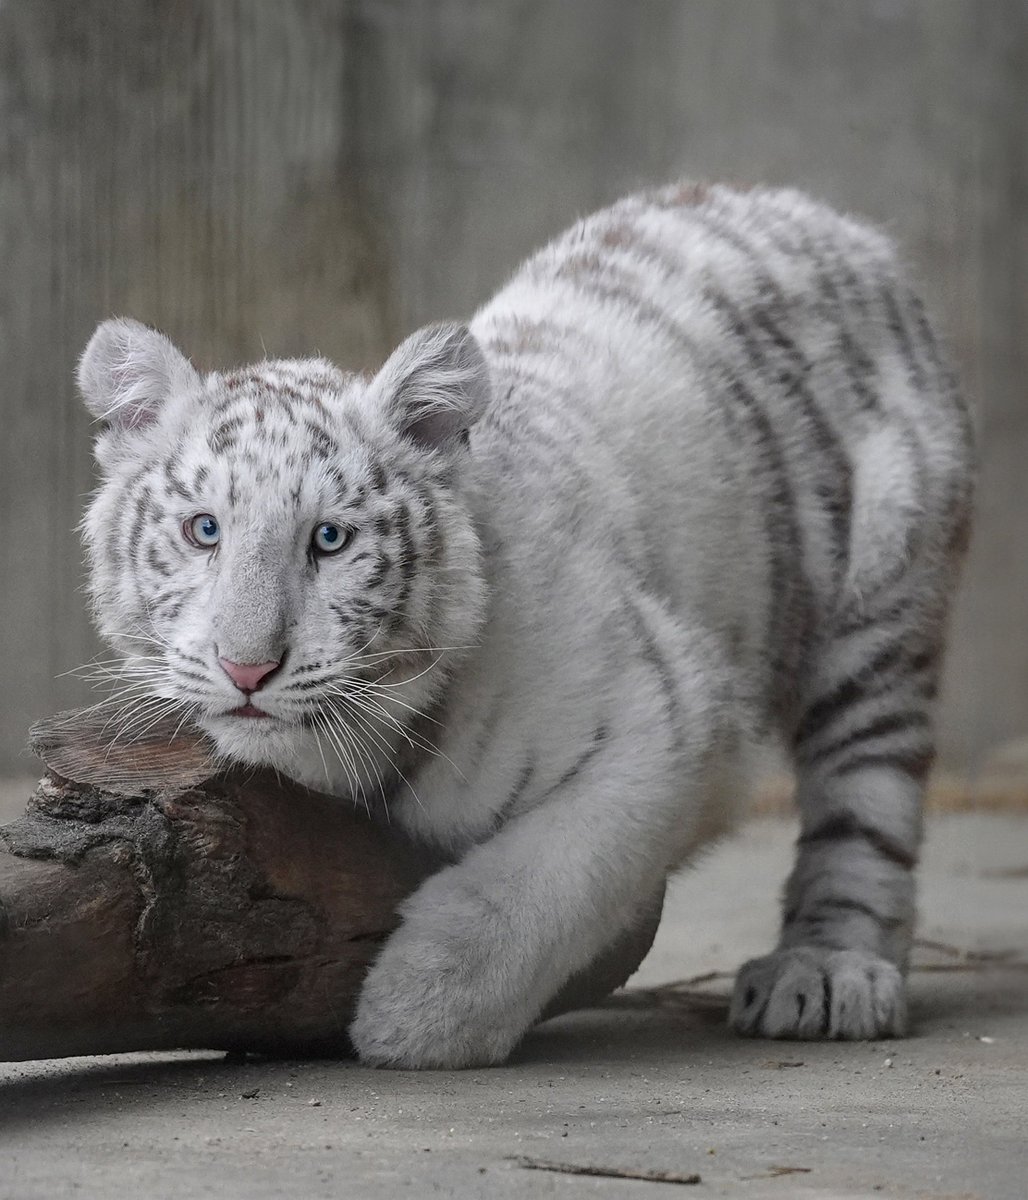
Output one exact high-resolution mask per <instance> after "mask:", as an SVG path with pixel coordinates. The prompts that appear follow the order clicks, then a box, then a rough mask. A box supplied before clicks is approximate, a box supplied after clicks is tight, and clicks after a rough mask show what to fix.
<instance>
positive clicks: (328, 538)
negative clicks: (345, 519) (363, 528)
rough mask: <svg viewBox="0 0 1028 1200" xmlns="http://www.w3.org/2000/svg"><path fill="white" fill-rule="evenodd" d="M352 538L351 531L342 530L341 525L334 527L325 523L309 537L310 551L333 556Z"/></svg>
mask: <svg viewBox="0 0 1028 1200" xmlns="http://www.w3.org/2000/svg"><path fill="white" fill-rule="evenodd" d="M352 536H353V530H352V529H344V528H343V526H342V525H334V524H333V523H332V522H331V521H326V522H325V523H324V525H319V526H318V527H317V529H315V530H314V533H313V535H312V536H311V549H312V550H313V551H314V553H315V554H335V553H336V551H337V550H342V548H343V547H344V546H345V545H347V543H348V542H349V541H350V538H351V537H352Z"/></svg>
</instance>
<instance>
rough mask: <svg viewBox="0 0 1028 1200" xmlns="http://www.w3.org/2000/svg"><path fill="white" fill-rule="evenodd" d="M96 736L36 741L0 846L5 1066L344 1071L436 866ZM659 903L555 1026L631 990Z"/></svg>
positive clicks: (247, 785)
mask: <svg viewBox="0 0 1028 1200" xmlns="http://www.w3.org/2000/svg"><path fill="white" fill-rule="evenodd" d="M105 724H106V725H109V720H107V718H106V717H105V718H103V719H101V718H99V717H97V716H96V715H94V714H92V713H90V711H89V710H84V711H83V712H77V713H71V714H62V715H61V716H59V717H55V718H53V719H52V720H50V721H48V722H46V723H44V724H43V725H42V726H38V727H37V728H36V729H35V730H34V731H33V737H32V746H33V749H34V750H35V752H36V753H37V754H38V755H39V756H40V758H42V759H43V761H44V763H45V764H46V766H47V767H48V773H47V775H46V776H45V777H44V778H43V779H42V780H41V782H40V783H39V785H38V787H37V789H36V792H35V794H34V795H33V797H32V798H31V800H30V801H29V805H28V809H27V811H26V813H25V815H24V816H23V817H21V818H20V819H19V820H17V821H15V822H13V823H12V824H10V825H7V826H5V827H4V828H2V829H0V1059H6V1060H17V1059H30V1058H58V1057H63V1056H67V1055H77V1054H107V1053H114V1052H118V1051H128V1050H155V1049H172V1048H195V1049H225V1050H233V1049H234V1050H245V1051H249V1052H253V1053H264V1054H272V1055H289V1056H300V1055H305V1056H306V1055H328V1056H338V1055H341V1054H347V1053H349V1043H348V1040H347V1037H346V1027H347V1025H348V1023H349V1020H350V1018H351V1016H352V1012H353V1005H354V1002H355V999H356V996H357V993H358V991H359V988H360V985H361V982H362V980H363V978H364V975H365V972H366V971H367V969H368V966H369V965H370V962H371V960H372V958H373V957H374V955H375V953H376V951H377V949H378V947H379V945H380V944H381V943H382V941H383V940H384V939H385V938H386V937H387V936H388V935H389V933H390V931H391V930H392V929H393V928H394V927H395V925H396V921H397V918H396V915H395V912H396V907H397V905H398V904H399V902H400V901H401V900H402V899H403V898H404V897H405V896H407V895H409V894H410V892H411V891H413V889H414V888H415V887H416V886H417V884H418V882H419V881H420V880H421V879H423V878H424V877H425V876H426V875H427V874H429V873H430V872H431V871H433V870H434V869H437V868H438V866H439V865H440V861H439V860H438V859H437V858H434V857H433V856H432V855H431V854H430V853H429V852H428V851H426V850H425V849H424V848H423V847H416V846H413V845H411V844H410V843H408V842H406V841H405V840H404V839H403V838H402V837H401V836H400V835H399V834H398V833H396V832H395V831H393V830H390V829H388V828H383V827H380V826H378V825H375V824H374V823H372V822H371V821H370V820H367V819H366V818H365V817H364V816H363V815H362V814H359V813H355V812H354V811H352V809H351V808H350V807H349V806H347V805H345V804H342V803H341V802H340V801H339V800H338V799H334V798H332V797H329V796H323V795H319V794H317V793H315V792H311V791H308V790H306V789H304V788H302V787H300V786H299V785H296V784H293V783H290V782H288V781H282V780H278V779H276V778H275V777H274V776H273V775H271V774H269V773H264V772H257V773H254V772H243V771H240V770H238V769H235V770H230V771H227V772H219V771H218V765H217V762H216V760H215V757H214V754H213V752H212V747H211V746H210V744H209V743H208V742H207V741H206V740H205V739H204V738H203V737H202V735H200V734H198V733H195V732H191V731H175V730H174V729H173V728H172V727H170V726H167V725H163V724H162V725H159V726H155V727H154V728H152V729H151V730H149V731H148V732H147V734H146V736H145V737H144V738H143V739H137V740H136V741H134V742H132V743H131V744H125V745H122V744H119V743H114V744H113V745H112V744H111V740H110V737H109V736H106V737H105V735H104V726H105ZM661 899H662V897H660V898H658V899H656V900H655V901H654V903H653V905H651V906H648V907H647V909H646V911H645V912H641V913H640V914H639V918H638V920H637V921H636V922H635V923H634V925H633V930H632V932H631V934H629V935H627V936H625V937H623V938H621V939H620V940H619V941H618V942H617V943H615V944H614V945H612V946H611V947H610V949H609V951H608V952H606V953H605V954H604V955H603V956H602V957H601V959H600V960H598V961H597V962H596V963H595V964H594V965H593V966H592V967H591V968H590V969H589V970H588V971H585V972H583V973H582V974H581V975H580V976H578V977H576V978H575V979H573V980H572V981H571V982H570V983H569V984H568V986H567V988H566V989H565V990H564V991H563V992H562V993H561V996H560V997H558V999H557V1000H556V1001H555V1002H554V1003H553V1004H552V1005H551V1006H550V1008H549V1009H548V1010H547V1015H554V1014H555V1013H556V1012H559V1011H565V1010H566V1009H568V1008H571V1007H577V1006H579V1005H581V1004H585V1003H589V1002H591V1001H595V1000H596V999H598V998H600V997H602V996H603V995H605V994H606V993H607V992H609V991H610V990H611V989H612V988H614V987H617V986H618V985H619V984H621V983H622V982H624V980H625V979H626V978H627V977H628V975H629V974H631V972H632V971H633V970H634V969H635V967H636V966H637V965H638V963H639V962H640V961H641V959H642V957H643V956H644V954H645V953H646V951H647V950H648V949H649V946H650V943H651V942H652V940H653V935H654V933H655V931H656V924H657V920H658V919H659V914H660V900H661Z"/></svg>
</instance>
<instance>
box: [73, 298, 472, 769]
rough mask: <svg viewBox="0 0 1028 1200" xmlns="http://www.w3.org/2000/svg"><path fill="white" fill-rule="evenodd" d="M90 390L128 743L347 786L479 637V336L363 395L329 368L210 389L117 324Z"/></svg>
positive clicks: (280, 364) (96, 560) (416, 344)
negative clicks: (183, 726)
mask: <svg viewBox="0 0 1028 1200" xmlns="http://www.w3.org/2000/svg"><path fill="white" fill-rule="evenodd" d="M78 381H79V386H80V389H81V391H82V395H83V397H84V399H85V402H86V404H87V406H88V408H89V409H90V411H91V412H93V414H94V415H95V416H96V417H97V418H98V419H99V420H100V421H101V422H102V425H101V430H100V432H99V434H98V436H97V438H96V445H95V451H96V457H97V461H98V464H99V468H100V474H101V482H100V486H99V488H98V489H97V491H96V493H95V494H94V496H93V497H92V499H91V502H90V504H89V506H88V509H87V511H86V515H85V519H84V521H83V532H84V540H85V546H86V551H87V559H88V566H89V587H90V593H91V596H92V601H93V606H94V610H95V614H96V619H97V623H98V626H99V629H100V631H101V633H102V634H103V636H104V637H105V638H106V639H107V640H108V641H109V642H110V644H111V645H112V647H113V648H114V649H115V651H116V652H117V654H118V655H119V661H118V664H117V666H116V668H115V671H114V678H115V680H116V683H117V684H118V685H119V688H120V690H117V691H116V692H115V693H114V695H115V697H118V698H120V701H121V702H122V703H121V707H122V708H123V710H124V711H125V712H126V714H128V716H127V720H128V722H129V727H130V728H132V729H136V730H139V729H141V728H143V727H145V723H146V722H147V721H148V720H156V719H158V718H160V717H161V716H165V715H168V714H176V713H177V714H180V715H181V719H182V720H187V719H189V720H192V721H193V722H195V723H196V724H197V725H199V726H200V727H201V728H202V729H204V730H205V731H206V732H207V733H209V734H210V735H211V737H212V738H213V739H214V741H215V743H216V745H217V747H218V748H219V750H220V751H221V752H222V753H223V754H224V755H226V756H227V757H228V758H229V759H232V760H239V761H244V762H251V763H267V764H272V765H275V766H277V767H279V768H280V769H282V770H284V771H286V772H287V773H290V774H292V775H294V776H295V777H300V778H303V779H304V781H305V782H313V783H315V784H317V785H318V786H322V787H324V786H326V779H327V783H328V785H330V786H333V787H334V786H339V785H341V784H345V785H347V786H349V787H352V784H353V781H354V779H356V778H360V777H364V776H367V775H368V774H369V772H370V771H371V769H372V768H377V765H378V764H379V762H380V760H381V759H383V758H388V756H389V753H390V751H391V748H392V746H393V745H394V743H395V741H396V738H397V736H399V734H400V733H401V732H402V729H403V727H404V725H405V723H406V722H407V720H408V717H409V714H410V713H411V712H418V711H421V710H422V709H423V708H424V706H425V705H426V704H427V703H430V702H431V699H432V695H433V693H434V691H435V690H437V689H438V687H439V686H440V685H441V683H442V682H443V681H444V680H445V677H446V673H447V668H448V664H449V663H451V662H452V660H453V656H454V655H455V654H456V653H457V652H458V651H457V648H459V647H463V646H465V645H467V644H468V643H469V642H470V641H471V640H472V639H473V637H474V634H475V629H476V627H477V623H478V621H479V619H480V615H481V609H482V605H483V583H482V576H481V571H480V566H479V547H478V541H477V537H476V534H475V531H474V526H473V523H472V520H471V517H470V514H469V511H468V506H467V503H466V500H465V485H466V480H467V476H468V467H469V459H470V454H469V430H470V428H471V426H472V425H473V423H474V421H475V420H476V419H477V417H478V415H479V414H480V412H481V411H482V408H483V406H484V404H485V402H486V399H487V396H488V391H489V383H488V378H487V369H486V364H485V361H484V359H483V357H482V355H481V352H480V350H479V349H478V346H477V344H476V343H475V341H474V339H473V338H472V336H471V334H470V333H469V332H468V331H467V330H466V329H465V328H463V327H461V326H454V325H447V326H436V327H431V328H429V329H427V330H424V331H422V332H421V333H418V334H415V335H413V336H412V337H411V338H410V339H408V341H407V342H405V343H404V344H403V345H402V346H401V347H400V348H399V349H398V350H397V351H396V352H395V353H394V354H393V356H392V357H391V358H390V359H389V361H388V362H387V363H386V365H385V366H384V367H383V369H382V370H381V372H380V373H379V374H378V375H377V376H375V377H374V378H372V379H368V378H366V377H363V376H357V375H352V374H351V375H348V374H344V373H343V372H341V371H339V370H338V369H337V368H335V367H334V366H332V365H331V364H330V363H328V362H325V361H324V360H320V359H301V360H283V361H265V362H262V363H258V364H255V365H252V366H249V367H244V368H242V369H239V370H235V371H231V372H228V373H213V374H208V375H201V374H200V373H199V372H198V371H196V370H195V369H194V368H193V366H192V365H191V364H190V363H189V362H188V360H187V359H186V358H185V357H184V356H183V355H182V354H181V353H180V352H179V351H178V350H177V349H176V348H175V347H174V346H173V345H172V343H171V342H170V341H169V340H168V339H167V338H166V337H164V336H163V335H162V334H160V333H157V332H155V331H153V330H150V329H148V328H147V327H145V326H143V325H141V324H139V323H138V322H135V321H128V320H113V321H108V322H105V323H104V324H103V325H101V326H100V327H99V329H98V330H97V332H96V333H95V334H94V336H93V338H92V340H91V341H90V343H89V345H88V347H87V348H86V351H85V353H84V355H83V357H82V360H81V362H80V365H79V372H78Z"/></svg>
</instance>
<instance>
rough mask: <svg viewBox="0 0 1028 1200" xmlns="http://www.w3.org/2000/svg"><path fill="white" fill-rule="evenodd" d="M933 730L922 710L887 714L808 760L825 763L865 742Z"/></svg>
mask: <svg viewBox="0 0 1028 1200" xmlns="http://www.w3.org/2000/svg"><path fill="white" fill-rule="evenodd" d="M930 728H931V723H930V721H929V720H928V714H927V713H925V712H922V711H921V710H920V709H908V710H906V711H904V712H897V713H887V714H885V715H884V716H881V717H877V718H875V720H873V721H871V722H870V723H869V724H867V725H861V726H860V727H859V728H857V729H854V730H853V731H852V732H850V733H848V734H846V735H845V737H842V738H839V739H838V740H837V741H835V742H830V743H829V744H828V745H827V746H822V747H821V748H819V749H818V750H815V751H814V752H813V753H812V754H811V755H810V757H809V759H808V760H807V761H808V762H809V763H823V762H825V761H826V760H827V759H831V758H834V757H835V756H836V755H838V754H842V753H844V752H845V751H846V750H850V749H852V748H853V747H855V746H860V745H861V744H862V743H864V742H870V741H873V740H875V739H877V738H885V737H889V736H890V735H891V734H894V733H908V732H910V731H911V730H915V729H918V730H922V731H928V730H930ZM843 765H845V764H839V766H837V767H836V768H835V769H836V770H839V769H841V767H842V766H843Z"/></svg>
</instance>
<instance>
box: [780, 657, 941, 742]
mask: <svg viewBox="0 0 1028 1200" xmlns="http://www.w3.org/2000/svg"><path fill="white" fill-rule="evenodd" d="M906 657H907V651H906V647H905V645H904V643H903V642H902V641H898V642H890V643H889V644H888V645H886V646H884V647H883V648H882V649H880V650H879V651H878V653H877V654H876V655H875V656H874V658H872V659H871V661H870V662H868V663H865V664H864V665H863V666H862V667H861V669H860V671H859V672H858V674H856V675H853V676H851V677H850V678H848V679H845V680H843V681H842V682H841V683H839V684H837V685H836V687H834V688H833V689H832V690H831V691H830V692H826V693H825V694H824V695H822V696H821V697H819V698H818V699H817V700H815V701H814V703H813V704H811V705H810V707H809V708H808V709H807V710H806V712H805V713H804V714H803V719H802V720H801V721H800V724H799V726H798V728H797V730H796V733H795V736H794V738H793V741H794V743H795V744H796V745H800V744H801V743H803V742H808V741H810V740H811V739H812V738H814V737H816V736H817V735H818V734H819V733H823V732H824V731H825V729H826V728H827V727H828V726H829V725H830V724H831V723H832V721H834V720H835V718H836V717H837V716H838V715H839V714H840V713H843V712H845V711H846V710H848V709H849V708H850V706H851V705H853V704H855V703H856V702H857V701H858V700H863V699H866V698H868V697H871V696H875V695H878V694H879V693H880V692H882V691H884V690H886V689H887V688H889V687H893V686H895V680H890V679H886V680H881V679H880V676H882V675H885V674H888V673H889V672H891V671H892V670H893V669H894V668H895V667H898V666H899V665H900V664H901V663H903V662H904V660H905V659H906ZM922 657H923V656H921V655H918V656H917V657H916V659H913V660H909V663H908V665H909V666H910V668H911V670H912V671H916V670H919V669H923V665H927V664H926V663H925V664H922Z"/></svg>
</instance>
